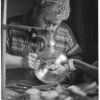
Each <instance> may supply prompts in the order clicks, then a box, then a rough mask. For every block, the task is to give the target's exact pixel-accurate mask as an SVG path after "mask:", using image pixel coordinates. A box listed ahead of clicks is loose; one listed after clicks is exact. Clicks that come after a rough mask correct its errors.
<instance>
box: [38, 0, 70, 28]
mask: <svg viewBox="0 0 100 100" xmlns="http://www.w3.org/2000/svg"><path fill="white" fill-rule="evenodd" d="M37 4H38V5H39V6H38V7H39V8H38V9H40V12H39V15H38V17H37V19H38V25H39V26H40V27H47V26H50V25H51V24H52V25H53V26H55V25H58V24H59V23H61V21H63V20H67V19H68V17H69V14H70V4H69V0H37Z"/></svg>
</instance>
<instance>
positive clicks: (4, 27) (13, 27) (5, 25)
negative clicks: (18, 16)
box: [1, 24, 48, 31]
mask: <svg viewBox="0 0 100 100" xmlns="http://www.w3.org/2000/svg"><path fill="white" fill-rule="evenodd" d="M1 28H2V29H20V30H29V31H31V30H32V29H34V30H37V31H39V30H41V31H48V29H46V28H41V27H32V26H25V25H12V24H2V25H1Z"/></svg>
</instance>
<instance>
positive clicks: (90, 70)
mask: <svg viewBox="0 0 100 100" xmlns="http://www.w3.org/2000/svg"><path fill="white" fill-rule="evenodd" d="M73 63H74V66H75V67H76V68H77V69H79V70H82V71H83V72H84V73H85V74H87V75H88V76H90V77H91V78H93V79H94V80H96V81H98V68H97V67H95V66H93V65H90V64H88V63H85V62H83V61H80V60H78V59H75V60H74V62H73Z"/></svg>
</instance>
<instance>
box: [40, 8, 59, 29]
mask: <svg viewBox="0 0 100 100" xmlns="http://www.w3.org/2000/svg"><path fill="white" fill-rule="evenodd" d="M60 22H61V21H59V20H57V18H56V14H55V7H50V8H43V9H42V10H41V13H40V15H39V17H38V26H39V27H43V28H51V27H52V28H53V30H55V29H56V27H57V26H58V25H59V24H60Z"/></svg>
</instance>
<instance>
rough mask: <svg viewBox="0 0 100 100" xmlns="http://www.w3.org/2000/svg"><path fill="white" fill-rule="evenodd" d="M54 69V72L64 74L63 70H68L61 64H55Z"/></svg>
mask: <svg viewBox="0 0 100 100" xmlns="http://www.w3.org/2000/svg"><path fill="white" fill-rule="evenodd" d="M52 69H53V71H52V73H54V74H62V73H63V72H65V71H66V68H65V67H64V66H62V65H61V64H54V65H53V66H52Z"/></svg>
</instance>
